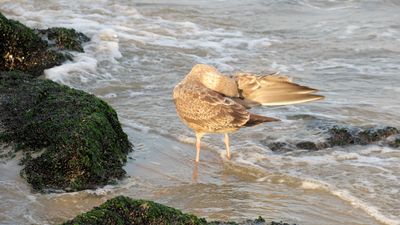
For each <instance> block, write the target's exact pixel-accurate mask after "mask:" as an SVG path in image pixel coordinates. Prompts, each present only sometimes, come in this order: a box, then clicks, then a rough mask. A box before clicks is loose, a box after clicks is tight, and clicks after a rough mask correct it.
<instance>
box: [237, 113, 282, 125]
mask: <svg viewBox="0 0 400 225" xmlns="http://www.w3.org/2000/svg"><path fill="white" fill-rule="evenodd" d="M276 121H280V120H279V119H276V118H272V117H267V116H261V115H257V114H250V119H249V120H248V121H247V123H246V124H245V126H246V127H252V126H255V125H258V124H260V123H266V122H276Z"/></svg>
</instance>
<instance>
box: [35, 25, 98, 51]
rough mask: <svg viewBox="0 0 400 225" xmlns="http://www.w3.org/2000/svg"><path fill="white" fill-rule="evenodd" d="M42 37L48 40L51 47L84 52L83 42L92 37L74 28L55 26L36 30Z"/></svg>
mask: <svg viewBox="0 0 400 225" xmlns="http://www.w3.org/2000/svg"><path fill="white" fill-rule="evenodd" d="M36 31H37V32H38V34H39V35H40V36H41V37H42V39H44V40H47V41H48V44H49V46H50V47H55V48H57V49H58V50H70V51H77V52H83V48H82V43H84V42H87V41H89V40H90V39H89V38H88V37H87V36H86V35H84V34H82V33H80V32H76V31H75V30H74V29H68V28H63V27H53V28H49V29H46V30H36Z"/></svg>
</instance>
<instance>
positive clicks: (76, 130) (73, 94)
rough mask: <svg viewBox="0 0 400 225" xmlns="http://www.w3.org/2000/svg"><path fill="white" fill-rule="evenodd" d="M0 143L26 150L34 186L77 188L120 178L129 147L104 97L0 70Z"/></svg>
mask: <svg viewBox="0 0 400 225" xmlns="http://www.w3.org/2000/svg"><path fill="white" fill-rule="evenodd" d="M0 94H1V98H0V110H1V112H2V114H1V115H0V122H1V123H2V124H3V125H4V127H5V132H4V133H3V134H2V135H1V139H2V140H3V141H13V142H15V143H17V144H18V145H19V146H20V147H19V148H20V149H22V150H23V151H24V152H25V153H26V154H27V157H26V159H25V160H24V165H25V167H24V169H23V171H22V174H23V175H24V176H25V177H26V180H27V181H28V182H29V183H30V184H31V185H32V187H33V188H34V189H37V190H44V189H64V190H67V191H73V190H82V189H87V188H93V187H95V186H97V185H103V184H106V183H108V182H109V181H110V179H114V178H121V177H122V176H123V175H124V174H125V171H124V170H123V169H122V166H123V164H124V163H125V161H126V155H127V154H128V152H129V151H130V150H131V145H130V143H129V141H128V139H127V136H126V134H125V133H124V132H123V131H122V129H121V126H120V124H119V122H118V118H117V114H116V112H115V111H114V110H113V109H112V108H111V107H110V106H109V105H108V104H107V103H105V102H104V101H102V100H100V99H99V98H97V97H95V96H94V95H91V94H87V93H85V92H83V91H79V90H75V89H72V88H69V87H67V86H64V85H60V84H57V83H55V82H52V81H50V80H41V79H34V78H32V77H31V76H30V75H27V74H24V73H20V72H0Z"/></svg>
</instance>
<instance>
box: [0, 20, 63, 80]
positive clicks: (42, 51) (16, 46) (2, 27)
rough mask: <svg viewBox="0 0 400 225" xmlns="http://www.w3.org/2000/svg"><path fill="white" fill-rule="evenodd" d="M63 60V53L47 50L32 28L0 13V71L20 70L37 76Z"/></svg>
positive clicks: (44, 43)
mask: <svg viewBox="0 0 400 225" xmlns="http://www.w3.org/2000/svg"><path fill="white" fill-rule="evenodd" d="M65 60H66V57H65V56H64V55H63V54H61V53H59V52H56V51H53V50H49V49H48V48H47V44H46V42H44V41H43V40H42V39H40V37H39V36H38V35H37V34H35V32H34V31H33V30H32V29H30V28H28V27H26V26H25V25H23V24H21V23H20V22H18V21H14V20H8V19H7V18H6V17H4V16H3V15H2V14H1V13H0V71H10V70H20V71H24V72H29V73H31V74H32V75H35V76H39V75H40V74H42V73H43V70H45V69H47V68H50V67H53V66H57V65H61V62H63V61H65Z"/></svg>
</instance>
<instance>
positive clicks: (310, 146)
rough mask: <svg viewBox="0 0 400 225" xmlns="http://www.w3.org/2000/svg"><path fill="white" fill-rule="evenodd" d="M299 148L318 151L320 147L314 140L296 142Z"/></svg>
mask: <svg viewBox="0 0 400 225" xmlns="http://www.w3.org/2000/svg"><path fill="white" fill-rule="evenodd" d="M296 147H297V148H300V149H306V150H313V151H316V150H318V149H320V148H318V146H317V144H316V143H314V142H312V141H302V142H299V143H297V144H296Z"/></svg>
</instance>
